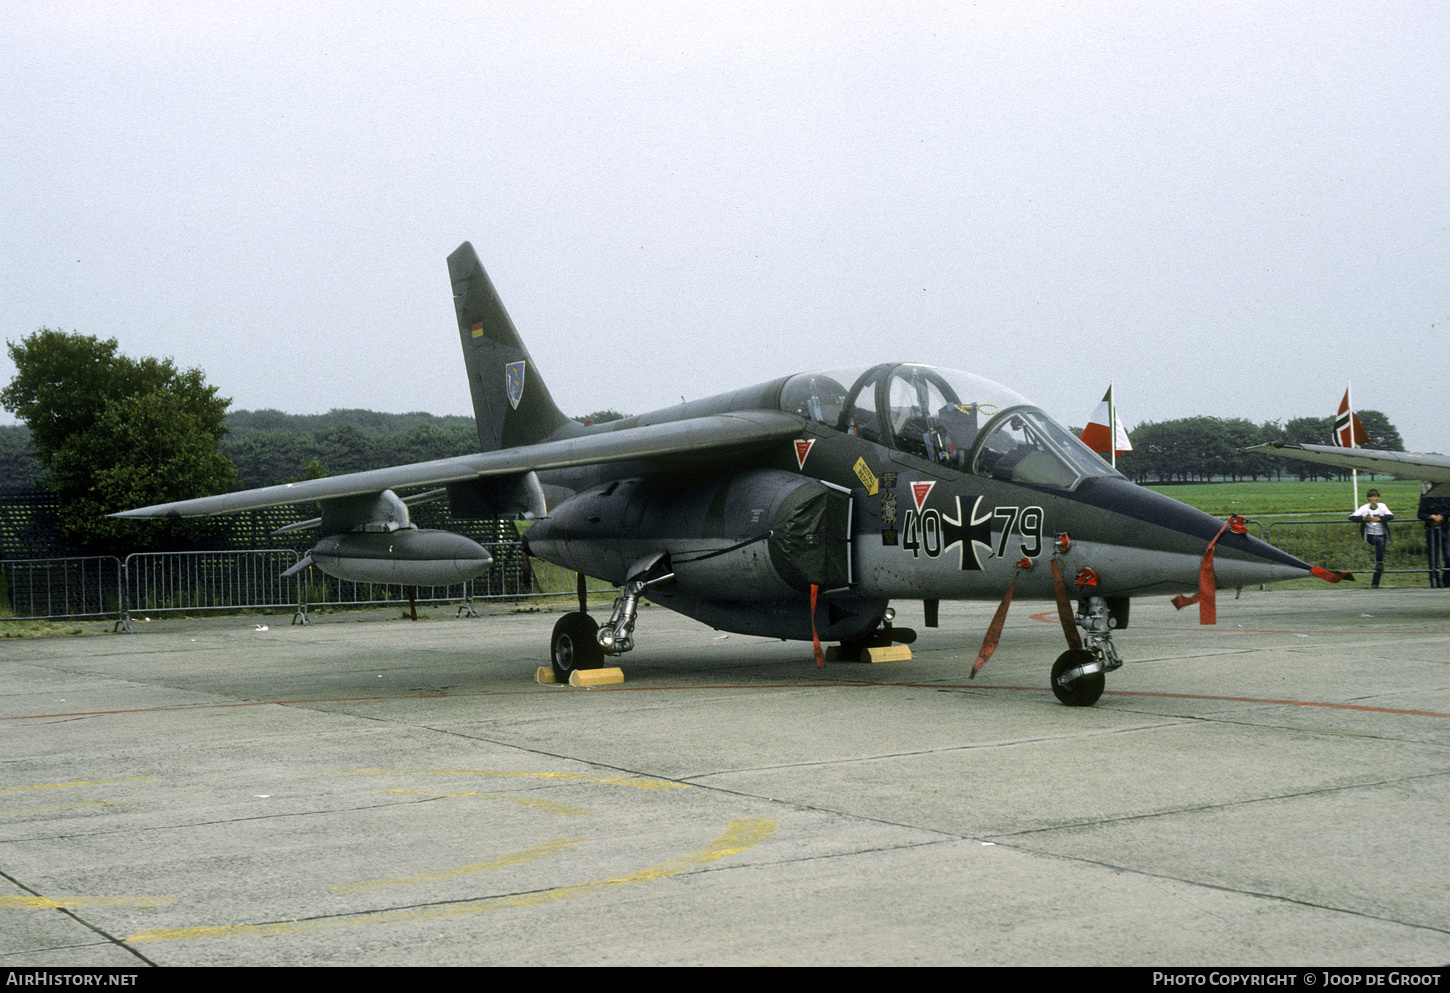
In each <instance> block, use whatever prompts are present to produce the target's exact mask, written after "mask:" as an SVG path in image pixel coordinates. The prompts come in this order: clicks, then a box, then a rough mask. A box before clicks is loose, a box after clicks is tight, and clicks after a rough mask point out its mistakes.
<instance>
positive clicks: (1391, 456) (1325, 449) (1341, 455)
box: [1245, 442, 1450, 483]
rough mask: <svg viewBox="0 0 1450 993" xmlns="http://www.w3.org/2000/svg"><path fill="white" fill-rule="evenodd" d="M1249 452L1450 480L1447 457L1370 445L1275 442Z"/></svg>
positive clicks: (1402, 476) (1429, 479) (1405, 476)
mask: <svg viewBox="0 0 1450 993" xmlns="http://www.w3.org/2000/svg"><path fill="white" fill-rule="evenodd" d="M1245 451H1249V452H1263V453H1264V454H1265V455H1282V456H1284V457H1285V458H1289V459H1299V460H1300V461H1302V462H1317V463H1319V464H1320V465H1332V466H1335V467H1336V468H1340V469H1358V470H1359V471H1360V472H1377V473H1380V474H1382V475H1385V476H1394V477H1395V478H1397V479H1419V480H1423V481H1426V482H1431V483H1450V457H1446V456H1444V455H1419V454H1416V453H1414V452H1384V451H1379V450H1378V449H1373V448H1339V447H1336V446H1333V445H1289V444H1285V443H1284V442H1276V443H1273V444H1269V445H1255V446H1254V447H1253V448H1247V449H1245Z"/></svg>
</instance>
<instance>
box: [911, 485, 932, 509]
mask: <svg viewBox="0 0 1450 993" xmlns="http://www.w3.org/2000/svg"><path fill="white" fill-rule="evenodd" d="M935 485H936V480H935V479H933V480H932V481H931V482H929V483H912V484H911V499H912V500H914V501H915V502H916V511H917V513H921V508H922V506H923V505H924V504H925V503H926V498H927V496H928V495H930V493H931V488H932V487H933V486H935Z"/></svg>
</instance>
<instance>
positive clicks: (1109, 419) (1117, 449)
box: [1082, 384, 1133, 457]
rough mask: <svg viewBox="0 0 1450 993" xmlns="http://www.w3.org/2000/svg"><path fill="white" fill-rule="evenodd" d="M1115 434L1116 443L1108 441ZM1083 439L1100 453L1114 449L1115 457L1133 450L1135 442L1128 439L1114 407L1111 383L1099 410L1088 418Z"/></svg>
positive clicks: (1088, 445) (1106, 452) (1103, 453)
mask: <svg viewBox="0 0 1450 993" xmlns="http://www.w3.org/2000/svg"><path fill="white" fill-rule="evenodd" d="M1109 425H1111V427H1110V426H1109ZM1114 429H1116V430H1114ZM1114 435H1116V436H1117V438H1116V440H1117V444H1116V445H1113V444H1111V443H1110V442H1109V441H1108V439H1109V438H1112V437H1113V436H1114ZM1082 440H1083V443H1084V444H1086V445H1087V447H1089V448H1091V449H1092V450H1093V451H1095V452H1097V453H1098V454H1099V455H1106V454H1108V449H1109V448H1111V449H1112V450H1113V455H1114V457H1116V456H1118V455H1124V454H1126V453H1128V452H1131V451H1132V450H1133V443H1132V442H1131V441H1129V440H1128V432H1127V431H1125V430H1123V422H1122V421H1120V420H1118V418H1117V411H1116V410H1115V409H1114V407H1113V387H1112V385H1111V384H1109V386H1108V392H1106V393H1104V394H1103V399H1102V402H1101V403H1099V404H1098V408H1097V410H1094V411H1093V416H1092V417H1091V418H1090V419H1089V420H1088V426H1087V427H1086V428H1084V429H1083V432H1082Z"/></svg>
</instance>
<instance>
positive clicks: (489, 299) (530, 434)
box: [448, 241, 569, 452]
mask: <svg viewBox="0 0 1450 993" xmlns="http://www.w3.org/2000/svg"><path fill="white" fill-rule="evenodd" d="M448 278H449V279H450V280H452V282H453V306H454V309H455V310H457V312H458V335H459V338H460V339H461V340H462V342H463V362H464V365H465V366H466V367H467V369H468V389H469V392H470V393H472V394H473V416H474V420H476V421H477V422H478V444H479V451H483V452H492V451H496V450H498V449H500V448H513V447H515V446H517V445H532V444H534V443H536V442H540V441H543V440H544V439H546V438H548V437H549V436H550V435H552V434H553V433H554V432H555V431H557V430H559V428H561V427H563V426H564V425H565V424H567V423H569V419H568V418H567V417H565V416H564V415H563V414H562V413H560V411H559V408H558V407H557V406H555V405H554V398H553V397H551V396H550V395H549V389H548V387H546V386H545V385H544V379H543V377H542V376H540V375H539V370H538V368H537V367H536V366H535V365H534V360H533V359H532V358H530V357H529V350H528V349H527V348H525V347H524V343H523V342H522V341H521V340H519V333H518V331H517V330H516V329H515V328H514V322H513V321H512V320H510V319H509V315H508V311H506V310H504V309H503V303H502V302H500V300H499V298H498V293H497V292H496V291H495V290H494V288H493V283H492V282H491V281H490V280H489V278H488V273H486V272H484V271H483V265H482V264H481V263H480V262H479V261H478V253H477V252H475V251H474V250H473V246H472V245H471V244H469V243H468V242H466V241H465V242H464V243H463V244H461V245H459V246H458V248H457V250H456V251H454V253H453V254H452V255H450V256H448Z"/></svg>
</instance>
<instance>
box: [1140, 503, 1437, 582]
mask: <svg viewBox="0 0 1450 993" xmlns="http://www.w3.org/2000/svg"><path fill="white" fill-rule="evenodd" d="M1148 489H1150V490H1154V491H1156V492H1158V493H1162V494H1164V495H1165V496H1170V497H1172V498H1173V499H1175V500H1180V501H1182V502H1183V503H1186V504H1188V505H1189V506H1191V507H1197V508H1198V509H1199V510H1202V511H1205V512H1207V513H1210V514H1213V515H1214V516H1215V517H1227V516H1228V515H1229V514H1243V515H1244V516H1245V517H1247V518H1249V520H1250V521H1257V522H1259V524H1260V525H1262V526H1263V527H1264V528H1267V527H1268V525H1270V524H1272V523H1274V522H1276V521H1343V520H1345V519H1346V518H1348V517H1349V515H1350V514H1352V513H1354V511H1355V510H1356V509H1357V507H1358V506H1360V505H1362V504H1364V503H1367V502H1368V500H1367V498H1366V496H1365V494H1366V493H1368V492H1369V491H1370V490H1371V489H1377V490H1379V491H1380V495H1381V498H1382V500H1383V502H1384V503H1385V504H1386V505H1387V506H1388V507H1389V508H1390V510H1391V511H1392V512H1393V513H1394V515H1395V519H1396V521H1397V522H1398V523H1396V524H1395V525H1393V526H1392V527H1391V531H1390V551H1389V554H1388V556H1387V557H1386V565H1387V567H1388V568H1390V569H1395V568H1398V567H1408V566H1411V565H1412V566H1419V565H1420V564H1421V563H1424V562H1425V538H1424V531H1423V530H1422V528H1421V525H1420V522H1419V521H1418V520H1417V519H1416V517H1415V513H1416V511H1417V509H1418V508H1419V504H1420V484H1419V483H1417V482H1415V481H1414V480H1399V479H1388V480H1384V479H1375V480H1370V479H1368V478H1366V477H1363V476H1361V477H1360V480H1359V504H1356V503H1355V502H1354V487H1353V486H1352V484H1350V483H1348V482H1344V483H1337V482H1335V483H1328V482H1323V481H1317V482H1304V483H1301V482H1299V481H1298V480H1282V481H1279V482H1257V483H1191V484H1186V485H1182V486H1162V485H1153V486H1149V487H1148ZM1250 533H1251V534H1255V535H1258V536H1260V537H1263V536H1264V534H1265V532H1264V531H1262V530H1260V529H1258V528H1252V527H1251V529H1250ZM1269 537H1272V538H1273V540H1274V544H1275V545H1277V546H1278V547H1280V548H1282V549H1284V551H1286V552H1288V553H1289V554H1291V555H1295V556H1298V557H1299V558H1301V559H1303V560H1304V561H1306V562H1308V563H1310V564H1311V565H1322V566H1326V567H1327V568H1331V569H1349V570H1350V571H1352V572H1353V573H1354V576H1355V579H1354V582H1353V583H1350V584H1348V585H1349V586H1350V587H1351V588H1354V589H1363V588H1366V587H1368V586H1369V585H1370V576H1371V573H1372V571H1373V565H1374V560H1373V558H1372V556H1371V554H1370V551H1369V546H1368V545H1366V544H1365V543H1364V542H1363V541H1362V540H1360V537H1359V532H1358V529H1356V528H1354V527H1353V526H1349V525H1346V526H1345V527H1343V528H1334V529H1331V531H1330V533H1328V534H1325V533H1324V531H1323V530H1322V529H1313V530H1304V531H1302V532H1300V531H1298V530H1297V529H1296V528H1284V527H1280V528H1275V529H1274V531H1273V532H1272V533H1270V534H1269ZM1310 538H1313V539H1314V541H1313V543H1312V544H1311V543H1309V542H1308V541H1307V539H1310ZM1301 539H1302V540H1301ZM1380 585H1381V586H1383V587H1396V586H1398V587H1410V586H1418V587H1421V588H1423V587H1425V586H1428V585H1429V573H1428V571H1427V570H1423V569H1419V570H1417V571H1414V572H1388V571H1387V572H1386V573H1385V574H1384V577H1383V579H1382V580H1381V582H1380ZM1274 588H1275V589H1327V588H1328V587H1326V585H1325V584H1324V583H1323V582H1322V581H1320V580H1318V579H1296V580H1293V581H1291V582H1287V583H1275V584H1274Z"/></svg>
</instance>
